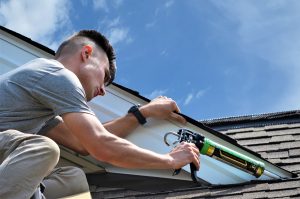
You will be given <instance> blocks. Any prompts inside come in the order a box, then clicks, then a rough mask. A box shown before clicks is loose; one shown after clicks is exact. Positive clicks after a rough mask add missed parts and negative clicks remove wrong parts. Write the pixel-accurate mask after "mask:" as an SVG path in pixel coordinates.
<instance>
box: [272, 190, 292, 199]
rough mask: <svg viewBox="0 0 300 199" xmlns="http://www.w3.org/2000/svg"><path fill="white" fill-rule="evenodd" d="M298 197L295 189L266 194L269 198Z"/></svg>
mask: <svg viewBox="0 0 300 199" xmlns="http://www.w3.org/2000/svg"><path fill="white" fill-rule="evenodd" d="M296 195H298V193H297V189H285V190H280V191H270V192H268V197H269V198H283V197H286V196H296Z"/></svg>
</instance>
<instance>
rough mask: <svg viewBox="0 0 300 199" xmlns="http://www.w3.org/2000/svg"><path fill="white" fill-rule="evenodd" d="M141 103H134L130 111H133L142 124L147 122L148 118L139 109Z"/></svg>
mask: <svg viewBox="0 0 300 199" xmlns="http://www.w3.org/2000/svg"><path fill="white" fill-rule="evenodd" d="M139 107H140V105H134V106H132V107H131V108H130V109H129V110H128V113H132V114H133V115H134V116H135V117H136V119H137V120H138V122H139V123H140V124H141V125H144V124H146V122H147V120H146V118H145V117H144V116H143V114H142V113H141V111H140V110H139Z"/></svg>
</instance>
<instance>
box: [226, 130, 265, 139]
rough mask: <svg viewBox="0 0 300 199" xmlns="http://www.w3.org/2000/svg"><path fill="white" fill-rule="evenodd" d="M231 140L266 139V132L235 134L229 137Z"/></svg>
mask: <svg viewBox="0 0 300 199" xmlns="http://www.w3.org/2000/svg"><path fill="white" fill-rule="evenodd" d="M231 137H232V138H233V139H237V140H240V139H247V138H264V137H268V135H267V132H266V131H252V132H247V133H237V134H234V135H232V136H231Z"/></svg>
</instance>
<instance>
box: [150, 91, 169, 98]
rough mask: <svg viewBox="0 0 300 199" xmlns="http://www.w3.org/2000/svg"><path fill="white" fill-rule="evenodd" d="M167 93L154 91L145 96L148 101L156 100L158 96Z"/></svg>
mask: <svg viewBox="0 0 300 199" xmlns="http://www.w3.org/2000/svg"><path fill="white" fill-rule="evenodd" d="M167 92H168V89H163V90H154V91H153V92H152V93H150V94H149V95H146V96H147V98H149V99H154V98H156V97H158V96H163V95H166V93H167Z"/></svg>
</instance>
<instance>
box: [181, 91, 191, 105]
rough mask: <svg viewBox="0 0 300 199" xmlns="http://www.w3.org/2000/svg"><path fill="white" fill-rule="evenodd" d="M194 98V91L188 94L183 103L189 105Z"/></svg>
mask: <svg viewBox="0 0 300 199" xmlns="http://www.w3.org/2000/svg"><path fill="white" fill-rule="evenodd" d="M193 98H194V94H193V93H190V94H188V96H187V97H186V98H185V100H184V102H183V105H184V106H186V105H189V103H190V102H191V101H192V99H193Z"/></svg>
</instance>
